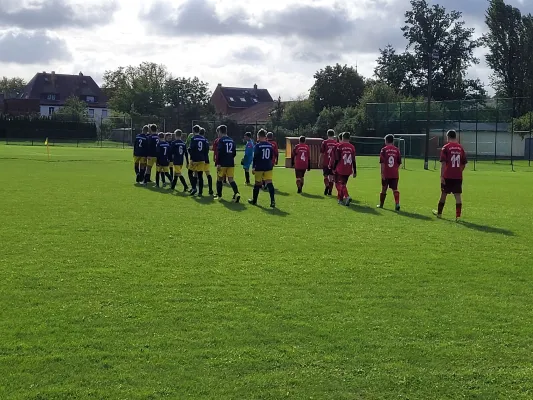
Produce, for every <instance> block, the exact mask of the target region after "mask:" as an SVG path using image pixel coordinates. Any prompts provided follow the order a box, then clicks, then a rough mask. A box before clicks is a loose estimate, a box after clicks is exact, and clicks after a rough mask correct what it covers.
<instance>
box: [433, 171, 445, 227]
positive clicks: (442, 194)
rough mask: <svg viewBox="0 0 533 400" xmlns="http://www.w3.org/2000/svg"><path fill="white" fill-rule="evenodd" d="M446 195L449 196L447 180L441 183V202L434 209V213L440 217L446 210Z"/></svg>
mask: <svg viewBox="0 0 533 400" xmlns="http://www.w3.org/2000/svg"><path fill="white" fill-rule="evenodd" d="M446 196H448V185H447V182H446V180H445V181H444V183H443V184H441V193H440V199H439V204H438V206H437V209H436V210H433V214H435V215H436V216H437V217H439V218H441V217H442V211H444V205H445V204H446Z"/></svg>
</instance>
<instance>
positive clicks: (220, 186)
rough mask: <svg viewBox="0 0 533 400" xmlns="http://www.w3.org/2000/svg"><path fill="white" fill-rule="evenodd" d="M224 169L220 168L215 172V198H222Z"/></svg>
mask: <svg viewBox="0 0 533 400" xmlns="http://www.w3.org/2000/svg"><path fill="white" fill-rule="evenodd" d="M224 170H225V168H220V169H219V170H218V171H217V192H216V194H215V198H220V197H222V189H223V187H224V172H223V171H224Z"/></svg>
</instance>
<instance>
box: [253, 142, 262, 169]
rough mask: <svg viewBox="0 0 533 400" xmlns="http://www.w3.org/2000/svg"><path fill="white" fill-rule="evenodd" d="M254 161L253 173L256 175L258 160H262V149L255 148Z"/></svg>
mask: <svg viewBox="0 0 533 400" xmlns="http://www.w3.org/2000/svg"><path fill="white" fill-rule="evenodd" d="M253 157H254V158H253V159H252V173H255V167H256V166H257V162H258V160H259V159H260V158H261V149H260V148H259V146H255V147H254V155H253Z"/></svg>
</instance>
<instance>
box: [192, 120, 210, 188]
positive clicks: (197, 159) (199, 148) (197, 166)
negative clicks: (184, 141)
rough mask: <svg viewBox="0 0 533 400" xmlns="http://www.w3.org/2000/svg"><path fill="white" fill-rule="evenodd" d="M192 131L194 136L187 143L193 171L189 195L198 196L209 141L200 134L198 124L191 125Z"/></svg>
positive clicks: (201, 185)
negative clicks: (188, 143) (189, 142)
mask: <svg viewBox="0 0 533 400" xmlns="http://www.w3.org/2000/svg"><path fill="white" fill-rule="evenodd" d="M193 133H194V136H193V137H192V139H191V144H190V145H189V155H190V157H191V163H190V169H191V170H192V171H193V178H192V182H191V186H192V190H191V195H193V196H194V195H195V194H197V193H198V196H199V197H202V193H203V190H204V170H205V161H206V160H207V158H208V157H209V142H208V141H207V139H206V138H205V137H203V136H202V135H200V127H199V126H198V125H196V126H194V127H193Z"/></svg>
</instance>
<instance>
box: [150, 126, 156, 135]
mask: <svg viewBox="0 0 533 400" xmlns="http://www.w3.org/2000/svg"><path fill="white" fill-rule="evenodd" d="M150 132H152V133H157V125H156V124H151V125H150Z"/></svg>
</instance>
